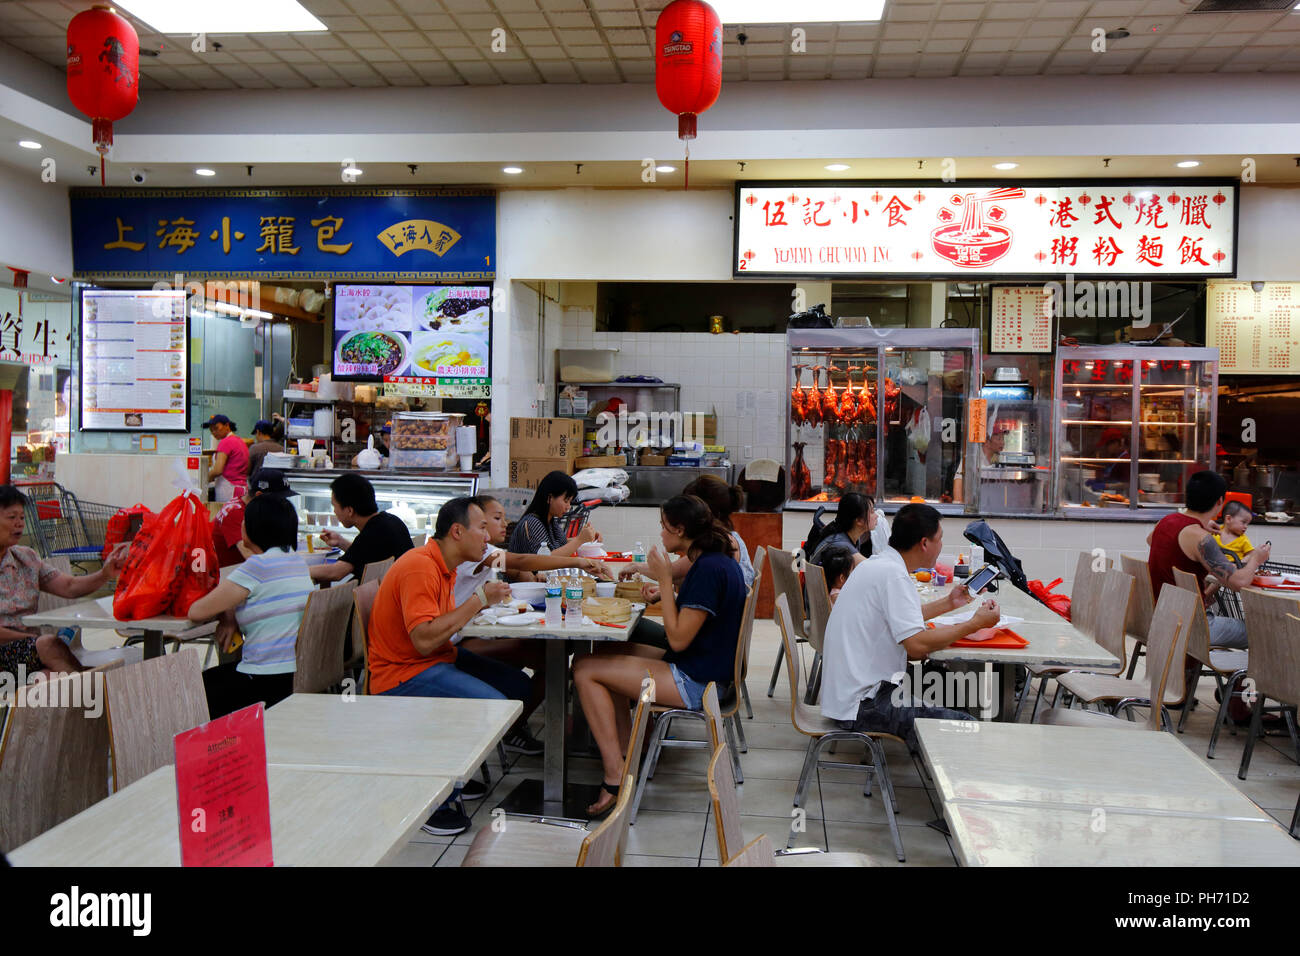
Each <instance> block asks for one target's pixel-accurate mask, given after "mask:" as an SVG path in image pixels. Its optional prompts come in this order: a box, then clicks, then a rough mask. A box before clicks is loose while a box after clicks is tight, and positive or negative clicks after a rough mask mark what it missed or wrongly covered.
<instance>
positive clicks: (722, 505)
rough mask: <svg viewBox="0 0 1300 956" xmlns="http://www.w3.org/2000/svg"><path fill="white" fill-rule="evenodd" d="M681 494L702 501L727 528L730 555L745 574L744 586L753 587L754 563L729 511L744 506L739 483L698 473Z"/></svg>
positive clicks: (737, 509)
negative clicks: (731, 545) (733, 547)
mask: <svg viewBox="0 0 1300 956" xmlns="http://www.w3.org/2000/svg"><path fill="white" fill-rule="evenodd" d="M682 494H684V495H694V496H695V497H697V498H699V499H700V500H701V501H703V502H704V503H705V504H706V505H708V506H709V510H710V511H711V512H713V517H714V518H716V519H717V522H718V524H720V525H722V526H723V527H724V528H726V529H727V533H728V534H730V535H731V537H732V540H733V541H735V543H736V550H735V552H734V553H733V555H732V557H734V558H735V559H736V561H737V562H739V564H740V570H741V573H742V574H744V575H745V587H747V588H748V587H753V586H754V563H753V562H752V561H750V560H749V549H748V548H747V547H745V540H744V539H743V538H742V537H741V536H740V535H739V534H738V533H737V532H736V529H735V528H734V527H732V524H731V513H732V512H733V511H739V510H740V509H741V508H743V507H744V506H745V492H744V491H743V490H742V489H741V487H740V486H739V485H728V484H727V483H726V482H725V481H723V480H722V479H721V478H719V477H717V476H716V475H700V477H698V478H696V479H695V480H694V481H692V482H691V483H690V484H689V485H687V486H686V487H685V488H684V489H682ZM675 570H676V569H674V571H675ZM686 570H687V569H686V568H683V569H682V576H683V577H685V575H686Z"/></svg>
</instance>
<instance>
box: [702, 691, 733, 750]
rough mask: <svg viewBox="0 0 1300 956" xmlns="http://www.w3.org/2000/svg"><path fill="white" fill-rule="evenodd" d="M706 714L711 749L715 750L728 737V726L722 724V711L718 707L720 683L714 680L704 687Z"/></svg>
mask: <svg viewBox="0 0 1300 956" xmlns="http://www.w3.org/2000/svg"><path fill="white" fill-rule="evenodd" d="M704 716H705V717H707V718H709V719H708V721H707V722H708V725H709V750H710V751H713V750H716V749H717V747H718V744H720V743H722V742H723V741H725V740H726V739H727V732H726V728H725V727H724V726H723V724H722V711H721V709H720V708H719V707H718V685H717V684H716V683H714V682H713V681H709V683H708V686H707V687H705V688H704Z"/></svg>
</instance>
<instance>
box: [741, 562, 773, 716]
mask: <svg viewBox="0 0 1300 956" xmlns="http://www.w3.org/2000/svg"><path fill="white" fill-rule="evenodd" d="M766 564H767V548H766V547H763V546H762V545H760V546H759V547H757V548H755V549H754V584H753V591H754V610H755V611H756V612H757V610H758V592H759V590H760V589H761V588H762V587H763V569H764V567H765V566H766ZM751 626H752V625H751ZM752 633H753V632H752V631H751V634H752ZM747 677H749V648H748V647H746V648H745V657H744V660H743V661H742V666H741V671H740V680H741V682H742V683H743V682H744V681H745V679H746V678H747ZM736 692H737V693H739V692H740V688H739V687H738V688H736Z"/></svg>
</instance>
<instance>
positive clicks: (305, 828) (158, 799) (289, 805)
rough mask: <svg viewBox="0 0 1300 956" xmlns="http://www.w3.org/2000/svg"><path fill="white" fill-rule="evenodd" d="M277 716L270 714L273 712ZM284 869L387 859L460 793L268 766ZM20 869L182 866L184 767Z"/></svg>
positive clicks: (102, 812)
mask: <svg viewBox="0 0 1300 956" xmlns="http://www.w3.org/2000/svg"><path fill="white" fill-rule="evenodd" d="M267 714H268V715H269V714H270V711H267ZM267 783H268V786H269V788H270V796H271V851H272V855H273V858H274V860H275V862H276V864H277V865H284V866H375V865H378V864H382V863H385V862H388V861H389V860H390V859H392V858H393V856H395V855H396V854H397V853H398V852H399V851H400V850H401V849H402V847H404V846H405V845H406V844H407V842H408V841H409V840H410V838H411V836H412V834H413V833H414V832H415V830H416V828H418V827H419V826H420V824H421V823H423V822H424V821H425V820H426V819H427V818H428V816H429V814H430V813H431V812H432V811H433V808H434V807H436V806H438V805H439V804H440V803H441V802H442V801H443V800H444V799H445V798H446V796H447V794H449V793H450V792H451V788H452V782H451V780H450V779H448V778H447V777H442V776H436V775H432V774H425V775H417V774H383V773H373V772H367V773H328V772H323V771H318V770H309V769H305V768H301V767H282V766H275V765H271V766H269V767H268V768H267ZM9 861H10V862H11V863H13V864H14V865H15V866H179V865H180V862H181V850H180V831H179V823H178V819H177V810H176V768H175V767H174V766H171V765H168V766H166V767H160V768H159V769H157V770H155V771H154V772H153V773H151V774H149V775H148V776H147V777H144V778H143V779H141V780H137V781H136V782H135V783H133V784H131V785H130V786H129V787H125V788H123V789H122V790H119V791H118V792H117V793H115V794H113V795H112V796H111V797H108V798H107V799H105V800H101V801H100V802H99V803H96V804H95V805H94V806H92V807H89V808H87V809H86V810H83V811H82V812H81V813H79V814H77V815H76V816H75V817H72V818H71V819H69V820H65V821H64V822H63V823H60V824H59V825H58V826H56V827H54V828H53V829H51V830H47V831H46V832H45V833H42V834H41V835H40V836H38V837H37V838H36V839H34V840H32V841H30V842H29V843H26V844H24V845H23V846H20V847H19V848H18V849H16V850H13V851H12V852H10V853H9Z"/></svg>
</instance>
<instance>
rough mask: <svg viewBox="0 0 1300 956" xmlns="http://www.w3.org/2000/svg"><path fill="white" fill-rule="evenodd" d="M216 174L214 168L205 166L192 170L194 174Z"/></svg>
mask: <svg viewBox="0 0 1300 956" xmlns="http://www.w3.org/2000/svg"><path fill="white" fill-rule="evenodd" d="M216 174H217V171H216V170H215V169H208V168H206V167H200V168H199V169H196V170H194V175H195V176H215V175H216Z"/></svg>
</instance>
